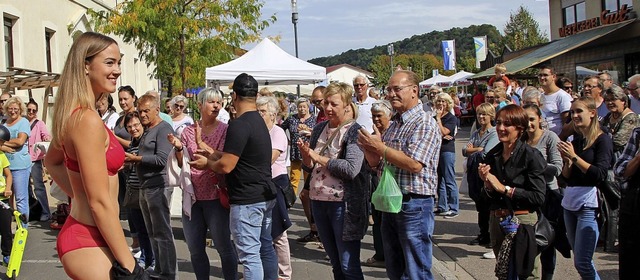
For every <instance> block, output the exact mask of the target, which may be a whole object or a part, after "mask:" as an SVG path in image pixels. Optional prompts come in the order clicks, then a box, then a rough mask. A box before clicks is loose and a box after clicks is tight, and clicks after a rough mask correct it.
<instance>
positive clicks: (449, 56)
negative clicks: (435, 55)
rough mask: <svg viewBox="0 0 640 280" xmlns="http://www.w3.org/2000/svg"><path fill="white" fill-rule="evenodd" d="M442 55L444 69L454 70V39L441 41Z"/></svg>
mask: <svg viewBox="0 0 640 280" xmlns="http://www.w3.org/2000/svg"><path fill="white" fill-rule="evenodd" d="M442 57H443V60H444V70H456V41H455V40H447V41H442Z"/></svg>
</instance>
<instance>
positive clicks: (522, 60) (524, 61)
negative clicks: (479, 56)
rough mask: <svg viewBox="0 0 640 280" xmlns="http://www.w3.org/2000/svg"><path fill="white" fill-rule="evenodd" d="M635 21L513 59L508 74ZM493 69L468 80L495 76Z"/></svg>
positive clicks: (606, 26) (570, 39)
mask: <svg viewBox="0 0 640 280" xmlns="http://www.w3.org/2000/svg"><path fill="white" fill-rule="evenodd" d="M631 22H633V20H628V21H625V22H621V23H618V24H611V25H605V26H601V27H598V28H595V29H591V30H587V31H584V32H580V33H578V34H574V35H571V36H569V37H566V38H564V39H559V40H556V41H553V42H551V43H549V44H547V45H545V46H542V47H540V48H538V49H536V50H534V51H531V52H528V53H526V54H524V55H522V56H519V57H516V58H514V59H511V60H509V61H507V62H504V63H503V64H504V65H505V66H506V67H507V74H514V73H516V72H519V71H522V70H524V69H527V68H529V67H532V66H535V65H538V64H540V63H542V62H545V61H547V60H549V59H552V58H554V57H556V56H559V55H562V54H564V53H567V52H569V51H571V50H574V49H576V48H579V47H581V46H583V45H585V44H588V43H590V42H593V41H594V40H597V39H599V38H601V37H602V36H605V35H607V34H609V33H611V32H613V31H616V30H617V29H619V28H621V27H623V26H626V25H627V24H630V23H631ZM494 74H495V73H494V70H493V67H491V68H489V69H487V70H484V71H482V72H480V73H478V74H475V75H473V76H471V77H469V78H467V79H479V78H484V77H489V76H493V75H494Z"/></svg>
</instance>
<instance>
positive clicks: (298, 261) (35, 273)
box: [0, 127, 618, 280]
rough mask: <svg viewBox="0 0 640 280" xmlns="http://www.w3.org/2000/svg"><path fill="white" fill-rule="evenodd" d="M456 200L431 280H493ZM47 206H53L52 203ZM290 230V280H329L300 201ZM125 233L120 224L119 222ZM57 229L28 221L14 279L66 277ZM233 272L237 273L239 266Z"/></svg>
mask: <svg viewBox="0 0 640 280" xmlns="http://www.w3.org/2000/svg"><path fill="white" fill-rule="evenodd" d="M468 130H469V128H468V127H464V128H462V129H461V130H460V132H459V133H458V135H457V138H458V139H457V140H456V142H457V143H456V146H457V147H458V149H457V150H458V152H457V155H456V156H457V157H456V171H457V173H458V174H457V175H458V180H460V179H461V177H462V160H463V158H462V155H461V154H460V152H459V150H460V148H461V147H462V146H463V145H465V144H466V142H467V139H468V135H469V132H468ZM460 192H461V198H460V210H461V211H460V215H459V216H458V217H457V218H455V219H444V218H442V217H436V226H435V232H434V237H433V238H434V242H435V244H436V245H435V246H434V250H433V252H434V253H433V255H434V259H433V273H434V275H435V277H436V279H439V280H440V279H447V280H448V279H495V277H494V276H493V275H494V274H493V268H494V265H495V261H494V260H485V259H482V257H481V256H482V254H483V253H485V252H488V249H486V248H484V247H481V246H471V245H468V243H469V242H470V241H471V240H472V239H473V238H474V237H475V235H476V234H477V231H478V229H477V225H476V212H475V208H474V205H473V202H472V201H471V199H469V198H468V197H467V196H466V193H467V190H466V189H462V190H460ZM51 205H55V201H52V203H51ZM290 217H291V220H292V222H293V224H294V225H293V227H292V228H290V229H289V231H288V233H289V241H290V244H291V261H292V265H293V277H292V279H296V280H297V279H313V280H319V279H332V274H331V266H330V264H329V262H328V261H327V260H325V256H326V255H325V253H324V252H323V251H322V250H321V249H319V248H318V244H315V243H310V244H305V245H303V244H297V243H296V242H295V239H296V238H298V237H300V236H303V235H305V234H306V233H307V229H308V228H307V225H306V220H305V218H304V213H303V211H302V207H301V206H300V203H297V204H296V205H295V206H294V207H293V208H292V209H291V210H290ZM122 226H123V228H125V229H127V228H128V225H127V222H126V221H122ZM172 226H173V229H174V234H175V238H176V247H177V252H178V266H179V270H180V272H179V277H180V279H194V278H195V277H194V275H193V273H192V271H193V270H192V269H191V264H190V262H189V252H188V250H187V246H186V243H185V242H184V236H183V234H182V223H181V221H180V219H178V218H174V219H172ZM57 233H58V231H54V230H50V229H49V228H48V224H45V223H39V222H32V223H31V226H30V228H29V238H28V241H27V246H26V252H25V255H24V259H23V262H22V269H21V272H20V275H19V277H18V279H30V280H32V279H33V280H36V279H68V277H67V276H66V274H65V273H64V271H63V269H62V266H61V264H60V262H59V260H58V256H57V253H56V250H55V238H56V235H57ZM372 242H373V238H372V237H371V235H370V234H369V235H367V236H366V237H365V239H364V240H363V242H362V250H361V256H360V258H361V259H362V260H365V259H367V258H369V257H371V256H372V255H373V243H372ZM207 253H208V255H209V259H210V262H211V268H212V269H211V278H212V279H221V277H222V272H221V269H220V258H219V257H218V254H217V252H216V251H215V249H214V248H208V249H207ZM594 261H595V263H596V268H597V269H598V271H599V273H600V276H601V278H602V279H617V278H618V277H617V274H618V256H617V254H615V253H605V252H602V248H600V247H599V248H598V251H597V252H596V255H595V257H594ZM5 271H6V270H5V268H0V279H7V277H6V276H5V274H4V273H5ZM239 271H242V269H241V267H240V266H239ZM363 273H364V275H365V279H387V277H386V273H385V270H384V269H383V268H371V267H363ZM556 279H579V276H578V274H577V272H576V270H575V268H574V267H573V262H572V260H571V259H564V258H562V257H561V256H560V255H558V264H557V266H556Z"/></svg>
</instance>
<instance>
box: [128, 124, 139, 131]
mask: <svg viewBox="0 0 640 280" xmlns="http://www.w3.org/2000/svg"><path fill="white" fill-rule="evenodd" d="M140 125H141V124H140V123H139V122H137V123H133V124H130V125H127V129H129V130H131V129H134V128H138V127H140Z"/></svg>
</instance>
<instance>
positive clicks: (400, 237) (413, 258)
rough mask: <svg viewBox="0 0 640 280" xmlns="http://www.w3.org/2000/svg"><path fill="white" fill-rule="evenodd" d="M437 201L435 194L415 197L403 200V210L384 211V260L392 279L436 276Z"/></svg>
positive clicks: (427, 278) (426, 279) (388, 274)
mask: <svg viewBox="0 0 640 280" xmlns="http://www.w3.org/2000/svg"><path fill="white" fill-rule="evenodd" d="M433 203H434V201H433V197H429V198H412V199H410V200H409V201H406V202H402V210H401V211H400V213H398V214H391V213H382V239H383V240H384V242H383V245H384V262H385V265H386V268H387V276H388V277H389V279H391V280H396V279H403V280H405V279H425V280H430V279H433V274H432V273H431V262H432V260H431V257H432V253H433V248H432V246H433V242H432V240H431V239H432V235H433V229H434V226H435V225H434V215H433ZM399 249H402V250H399Z"/></svg>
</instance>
